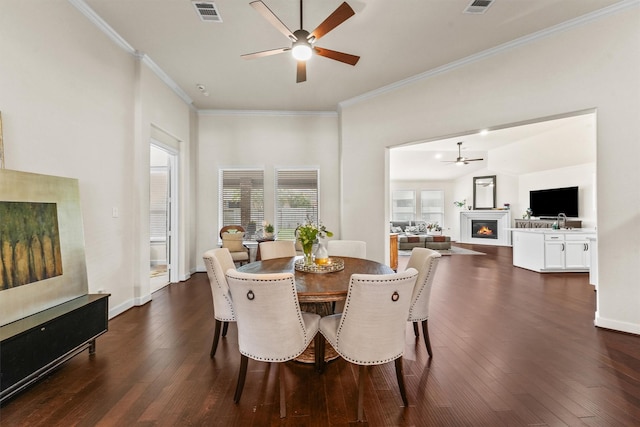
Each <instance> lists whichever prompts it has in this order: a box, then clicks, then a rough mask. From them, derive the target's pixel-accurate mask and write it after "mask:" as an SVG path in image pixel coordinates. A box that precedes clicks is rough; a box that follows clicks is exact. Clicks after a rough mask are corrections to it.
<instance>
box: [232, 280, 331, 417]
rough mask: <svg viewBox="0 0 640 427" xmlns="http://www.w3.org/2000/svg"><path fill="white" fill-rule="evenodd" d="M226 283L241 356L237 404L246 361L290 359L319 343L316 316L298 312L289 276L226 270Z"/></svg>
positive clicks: (281, 373) (282, 399)
mask: <svg viewBox="0 0 640 427" xmlns="http://www.w3.org/2000/svg"><path fill="white" fill-rule="evenodd" d="M227 281H228V283H229V289H230V290H231V295H232V297H233V304H234V308H235V310H236V318H237V325H238V346H239V347H240V355H241V358H240V371H239V373H238V383H237V385H236V391H235V395H234V397H233V400H234V402H235V403H238V402H240V397H241V396H242V389H243V388H244V382H245V378H246V375H247V365H248V362H249V360H248V359H249V358H251V359H253V360H258V361H262V362H286V361H288V360H292V359H294V358H295V357H297V356H299V355H300V354H302V353H303V352H304V350H305V349H306V348H307V346H308V345H309V343H310V342H311V340H313V339H314V337H316V336H317V337H318V340H319V339H320V336H319V335H318V334H317V332H318V325H319V323H320V316H319V315H317V314H311V313H304V312H302V311H300V304H299V303H298V295H297V293H296V285H295V281H294V276H293V273H276V274H250V273H243V272H239V271H236V270H229V271H227ZM318 340H317V341H316V343H317V342H318ZM318 357H320V356H318V355H317V356H316V359H317V358H318ZM316 363H317V364H318V363H319V362H318V360H316ZM278 370H279V376H280V417H281V418H284V417H285V416H286V404H285V382H284V370H283V367H282V366H281V363H279V366H278Z"/></svg>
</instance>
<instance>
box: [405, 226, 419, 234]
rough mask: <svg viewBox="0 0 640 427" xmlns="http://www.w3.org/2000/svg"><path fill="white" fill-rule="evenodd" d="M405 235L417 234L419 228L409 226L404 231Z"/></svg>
mask: <svg viewBox="0 0 640 427" xmlns="http://www.w3.org/2000/svg"><path fill="white" fill-rule="evenodd" d="M404 232H405V233H413V234H416V233H417V232H418V226H416V225H409V226H407V227H406V228H405V229H404Z"/></svg>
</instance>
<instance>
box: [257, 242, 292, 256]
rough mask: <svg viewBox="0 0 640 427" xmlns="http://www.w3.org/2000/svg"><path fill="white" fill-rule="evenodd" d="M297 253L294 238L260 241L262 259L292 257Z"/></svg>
mask: <svg viewBox="0 0 640 427" xmlns="http://www.w3.org/2000/svg"><path fill="white" fill-rule="evenodd" d="M296 255H297V254H296V245H295V243H294V242H293V240H273V241H269V242H260V259H262V260H266V259H272V258H284V257H292V256H296Z"/></svg>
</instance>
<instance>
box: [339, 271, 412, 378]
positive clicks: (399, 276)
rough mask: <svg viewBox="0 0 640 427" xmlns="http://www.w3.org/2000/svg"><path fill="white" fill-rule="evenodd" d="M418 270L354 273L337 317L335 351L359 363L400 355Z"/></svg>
mask: <svg viewBox="0 0 640 427" xmlns="http://www.w3.org/2000/svg"><path fill="white" fill-rule="evenodd" d="M417 277H418V272H417V271H416V270H415V269H413V268H409V269H407V270H406V271H403V272H401V273H395V274H383V275H379V274H353V275H352V276H351V281H350V283H349V290H348V293H347V300H346V302H345V305H344V312H343V313H342V317H341V319H340V324H339V326H338V332H337V335H336V342H337V344H338V346H337V347H336V351H337V352H338V353H339V354H340V355H341V356H342V357H343V358H344V359H346V360H347V361H349V362H351V363H355V364H358V365H380V364H383V363H387V362H390V361H392V360H395V359H397V358H398V357H400V356H402V354H403V353H404V347H405V329H406V325H407V316H408V314H409V305H410V304H411V295H412V292H413V288H414V286H415V283H416V278H417Z"/></svg>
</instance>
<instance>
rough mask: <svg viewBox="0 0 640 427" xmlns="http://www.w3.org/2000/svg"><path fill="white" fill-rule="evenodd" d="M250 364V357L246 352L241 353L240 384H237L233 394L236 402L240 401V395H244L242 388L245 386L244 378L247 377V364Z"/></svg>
mask: <svg viewBox="0 0 640 427" xmlns="http://www.w3.org/2000/svg"><path fill="white" fill-rule="evenodd" d="M248 364H249V358H248V357H247V356H245V355H244V354H241V355H240V371H239V372H238V384H236V393H235V394H234V396H233V401H234V402H235V403H238V402H240V396H242V389H243V388H244V380H245V378H246V377H247V365H248Z"/></svg>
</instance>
